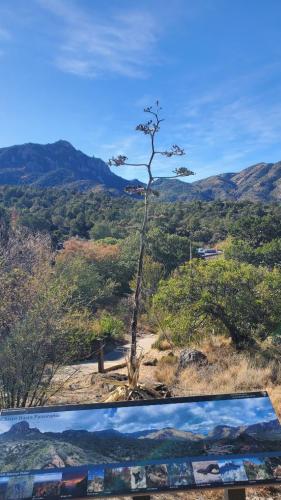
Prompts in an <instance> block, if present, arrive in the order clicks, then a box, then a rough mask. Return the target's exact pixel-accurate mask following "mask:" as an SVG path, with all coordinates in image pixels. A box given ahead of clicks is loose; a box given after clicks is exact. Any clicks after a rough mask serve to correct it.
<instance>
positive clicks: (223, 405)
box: [0, 396, 281, 487]
mask: <svg viewBox="0 0 281 500" xmlns="http://www.w3.org/2000/svg"><path fill="white" fill-rule="evenodd" d="M27 443H28V446H27ZM38 447H39V448H40V453H38ZM12 450H13V453H11V451H12ZM280 450H281V426H280V424H279V421H278V419H277V417H276V415H275V412H274V410H273V407H272V404H271V402H270V399H269V398H268V397H267V396H260V397H254V398H253V397H248V398H236V399H220V398H218V399H212V400H199V401H194V400H193V401H188V402H175V403H167V404H151V405H150V404H145V405H137V406H118V407H103V408H98V409H93V408H91V409H83V410H82V409H81V410H79V409H77V410H67V411H54V412H52V413H51V412H50V413H48V412H42V413H39V412H37V413H36V412H34V413H26V414H24V413H22V414H16V415H8V414H6V415H5V414H3V415H2V416H1V417H0V472H1V473H5V472H18V471H27V470H36V469H50V468H64V467H75V466H81V465H88V464H110V463H120V462H128V461H133V462H136V461H145V462H146V463H147V464H149V463H150V462H151V461H153V460H158V461H160V460H162V459H165V460H167V459H169V460H173V459H174V458H178V459H180V458H184V457H192V456H195V457H196V456H197V457H199V456H202V458H204V457H205V458H207V457H208V456H209V455H218V456H222V455H223V456H224V455H231V454H241V455H244V456H247V455H249V456H250V455H252V454H253V453H254V454H255V453H259V452H260V453H266V452H280ZM249 467H250V465H249ZM183 476H184V471H178V477H179V479H178V480H179V481H182V480H183V479H180V478H181V477H182V478H183ZM93 480H94V483H96V486H95V487H98V486H97V485H98V483H101V482H102V476H100V478H99V479H98V476H96V479H94V478H93ZM124 480H125V479H124ZM175 480H176V479H175ZM93 487H94V485H93ZM136 487H137V485H136Z"/></svg>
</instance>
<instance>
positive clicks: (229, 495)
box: [224, 488, 246, 500]
mask: <svg viewBox="0 0 281 500" xmlns="http://www.w3.org/2000/svg"><path fill="white" fill-rule="evenodd" d="M224 500H246V490H245V488H237V489H230V490H228V489H227V490H225V491H224Z"/></svg>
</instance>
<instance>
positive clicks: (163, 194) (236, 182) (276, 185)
mask: <svg viewBox="0 0 281 500" xmlns="http://www.w3.org/2000/svg"><path fill="white" fill-rule="evenodd" d="M155 188H157V189H158V190H159V192H160V200H162V201H179V200H182V201H194V200H201V201H213V200H229V201H244V200H249V201H253V202H258V201H261V202H274V201H277V202H278V201H281V161H279V162H277V163H258V164H256V165H253V166H251V167H248V168H245V169H244V170H241V172H238V173H225V174H219V175H214V176H212V177H207V178H206V179H201V180H199V181H195V182H192V183H184V182H181V181H180V180H178V179H173V180H159V181H157V182H156V183H155Z"/></svg>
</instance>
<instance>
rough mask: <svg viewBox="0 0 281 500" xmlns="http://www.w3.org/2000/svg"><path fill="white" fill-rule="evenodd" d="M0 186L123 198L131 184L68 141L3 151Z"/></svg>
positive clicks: (1, 151) (0, 160) (10, 148)
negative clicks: (103, 191) (93, 192)
mask: <svg viewBox="0 0 281 500" xmlns="http://www.w3.org/2000/svg"><path fill="white" fill-rule="evenodd" d="M0 184H16V185H23V184H28V185H32V186H40V187H55V186H57V187H59V186H60V187H62V186H63V187H70V188H78V189H82V190H85V189H88V188H92V187H95V188H98V189H106V190H110V191H113V192H114V193H116V194H121V193H123V191H124V188H125V186H127V184H128V181H126V180H124V179H122V177H119V176H118V175H115V174H114V173H112V172H111V170H110V168H109V167H108V165H107V164H106V163H105V162H104V161H102V160H100V159H99V158H95V157H90V156H87V155H86V154H84V153H82V152H81V151H79V150H77V149H75V148H74V147H73V146H72V145H71V144H70V143H69V142H67V141H57V142H54V143H53V144H45V145H42V144H32V143H28V144H23V145H21V146H11V147H7V148H1V149H0Z"/></svg>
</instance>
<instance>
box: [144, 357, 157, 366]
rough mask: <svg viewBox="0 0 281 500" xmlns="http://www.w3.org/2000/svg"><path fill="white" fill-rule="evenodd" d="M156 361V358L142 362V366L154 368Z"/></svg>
mask: <svg viewBox="0 0 281 500" xmlns="http://www.w3.org/2000/svg"><path fill="white" fill-rule="evenodd" d="M157 363H158V360H157V359H156V358H148V359H145V360H144V361H143V365H145V366H156V365H157Z"/></svg>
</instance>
